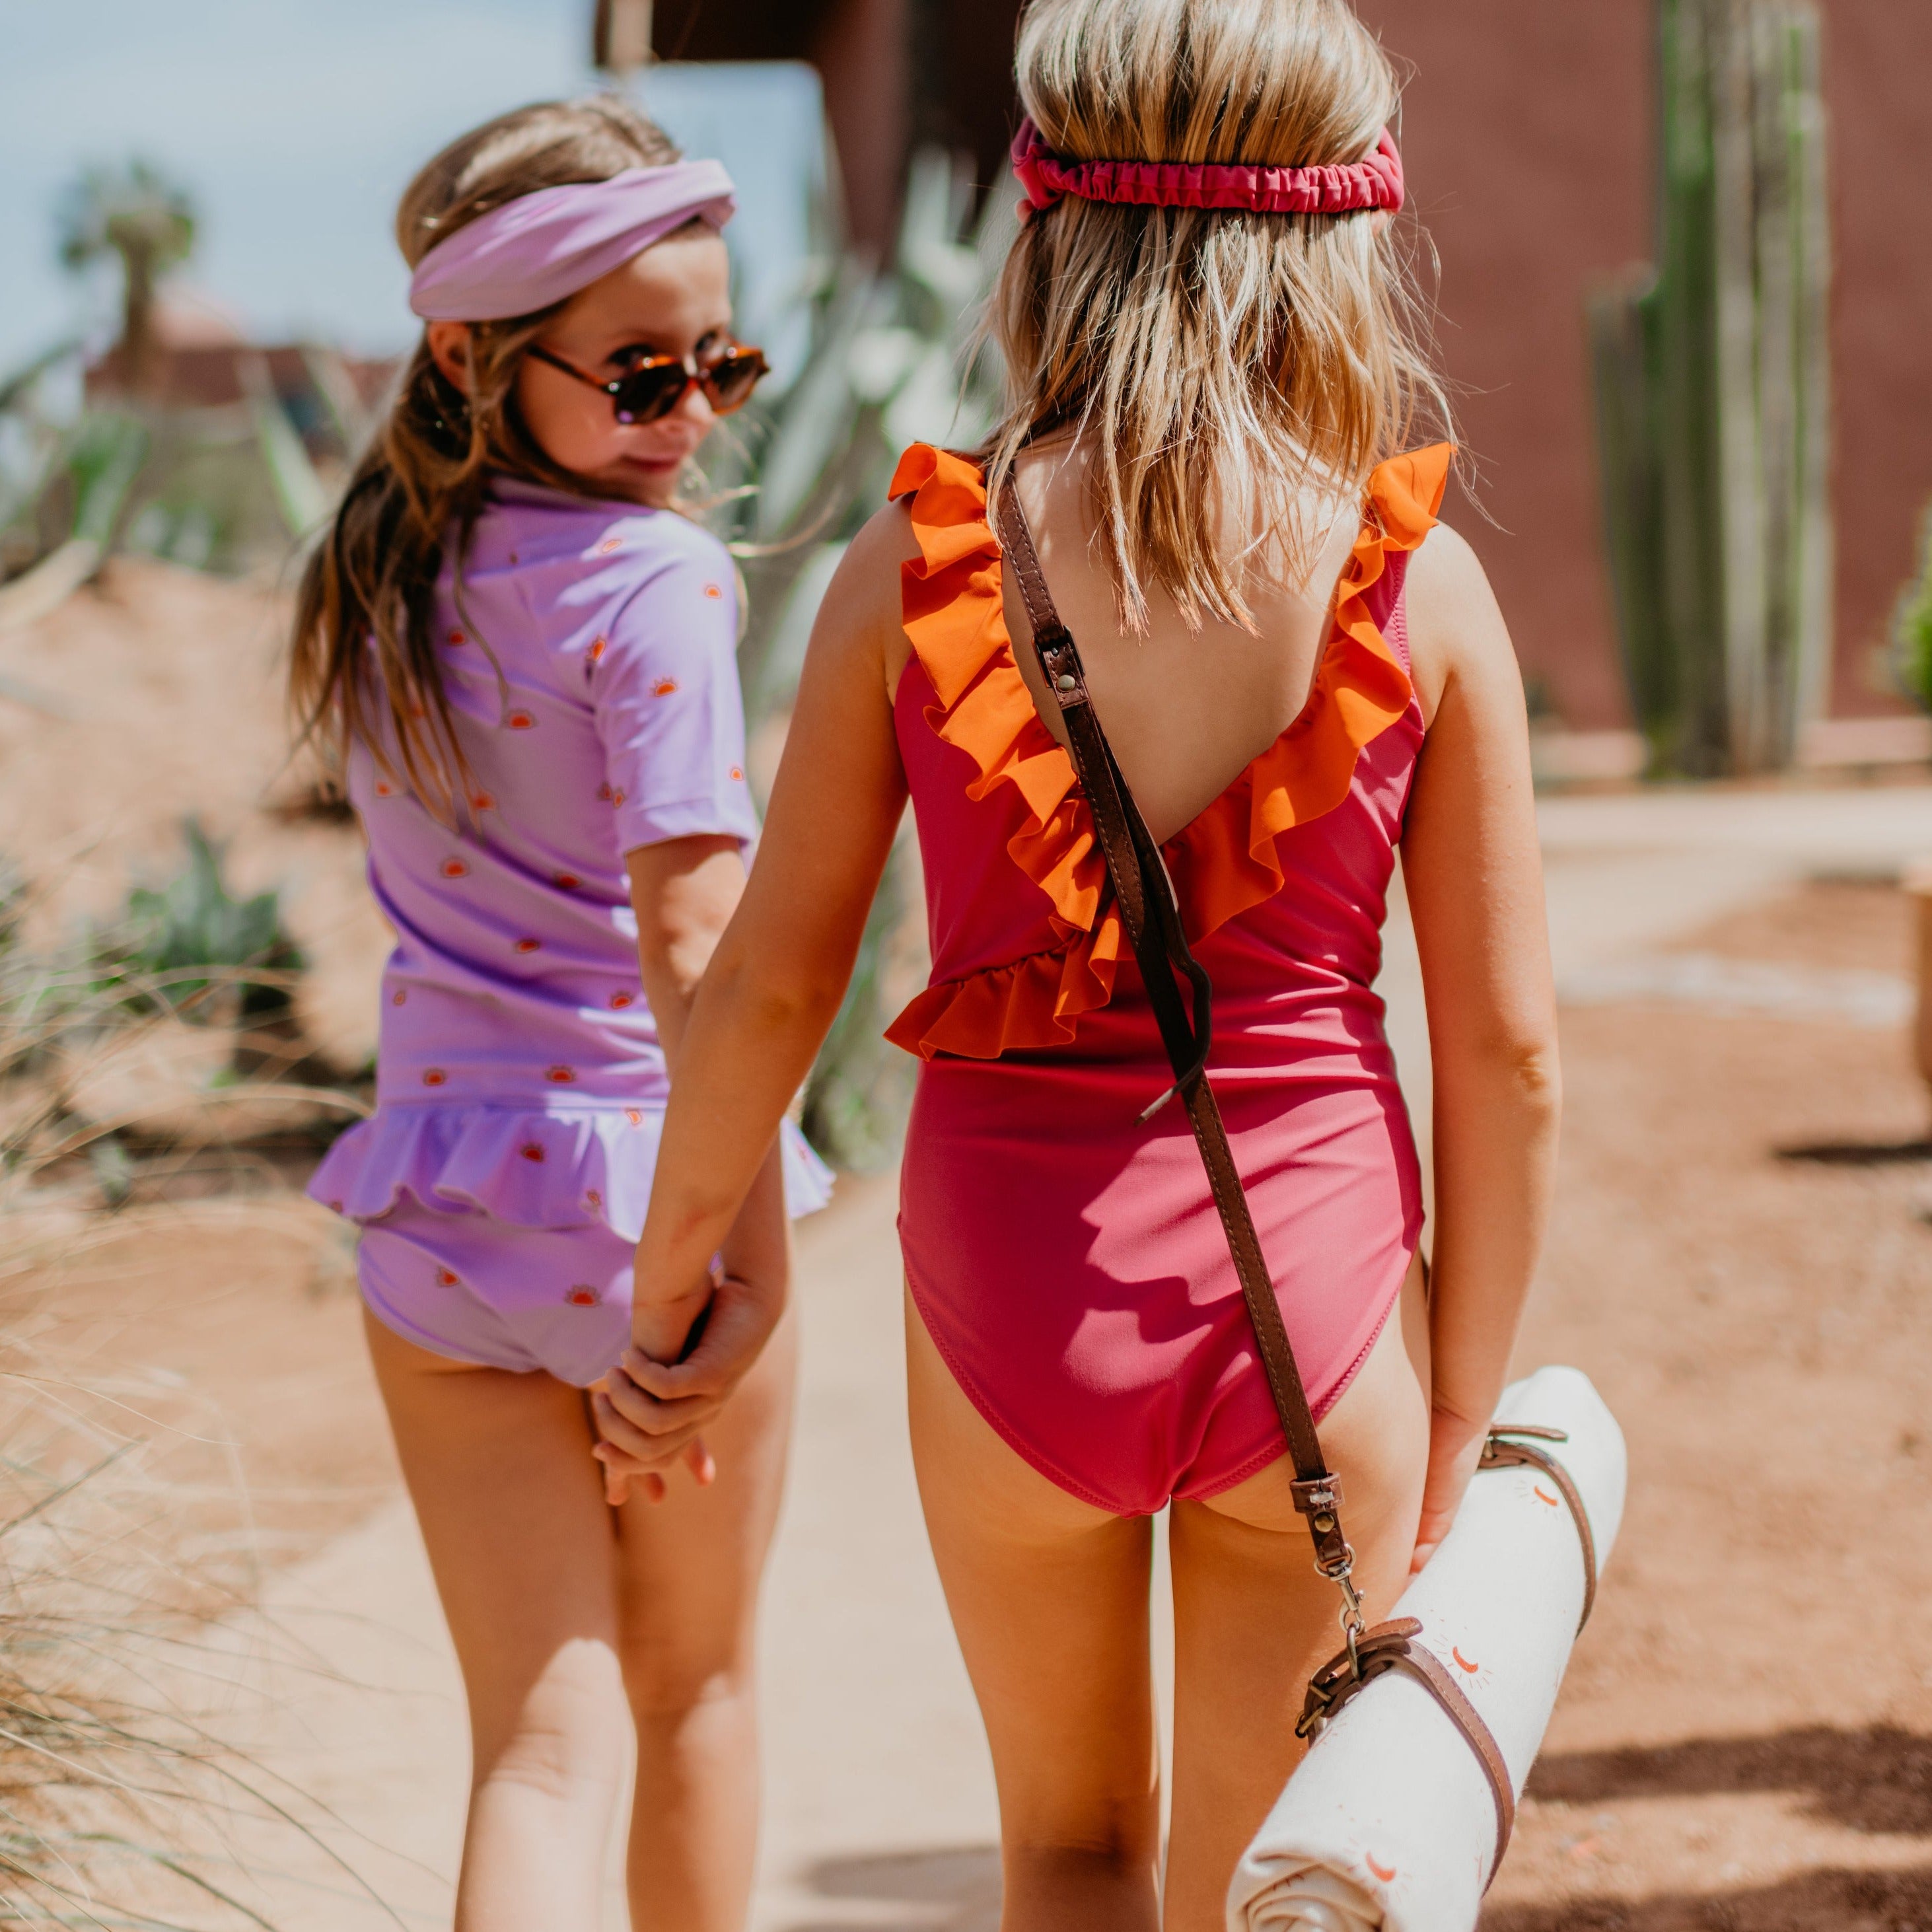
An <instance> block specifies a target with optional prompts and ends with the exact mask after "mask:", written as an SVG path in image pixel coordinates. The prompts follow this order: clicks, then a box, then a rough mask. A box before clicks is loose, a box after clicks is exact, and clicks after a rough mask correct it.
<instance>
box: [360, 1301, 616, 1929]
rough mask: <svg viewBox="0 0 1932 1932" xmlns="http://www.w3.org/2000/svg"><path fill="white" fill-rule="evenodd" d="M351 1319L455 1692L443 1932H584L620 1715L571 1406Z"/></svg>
mask: <svg viewBox="0 0 1932 1932" xmlns="http://www.w3.org/2000/svg"><path fill="white" fill-rule="evenodd" d="M367 1327H368V1334H369V1350H370V1354H371V1357H372V1358H374V1362H375V1365H376V1374H377V1380H378V1381H379V1382H380V1384H381V1385H382V1390H383V1400H384V1401H385V1402H386V1403H387V1404H388V1406H389V1420H390V1423H391V1425H392V1427H393V1428H394V1430H395V1436H396V1447H397V1449H398V1451H399V1453H400V1454H401V1457H402V1463H403V1474H404V1477H405V1478H407V1481H408V1483H409V1487H410V1496H411V1497H412V1498H413V1499H414V1501H415V1503H416V1516H417V1518H418V1520H419V1522H420V1523H422V1532H423V1541H424V1542H425V1544H427V1545H428V1549H429V1556H430V1563H431V1568H433V1569H434V1571H435V1573H436V1583H437V1592H438V1593H439V1594H440V1596H441V1597H442V1599H443V1614H444V1615H445V1616H446V1617H447V1618H448V1619H449V1631H450V1635H451V1637H452V1639H454V1640H455V1645H456V1654H457V1657H458V1661H459V1662H460V1664H461V1665H462V1667H463V1688H464V1690H465V1691H466V1693H467V1695H468V1698H469V1730H470V1741H471V1755H472V1770H471V1782H470V1797H469V1826H468V1830H467V1832H466V1837H465V1839H464V1843H463V1870H462V1876H461V1877H460V1880H459V1882H458V1888H457V1903H456V1932H529V1928H530V1927H532V1926H538V1925H541V1926H544V1927H553V1928H555V1932H595V1928H596V1927H597V1926H598V1924H599V1923H600V1921H601V1909H600V1904H599V1894H600V1892H601V1883H600V1880H601V1876H602V1867H603V1860H604V1846H605V1845H606V1843H607V1841H608V1839H609V1837H610V1820H611V1814H612V1812H613V1810H614V1808H615V1806H616V1798H617V1791H618V1786H619V1781H621V1779H622V1775H623V1767H624V1749H625V1737H624V1733H625V1726H626V1722H627V1720H626V1718H625V1707H624V1694H623V1681H622V1675H621V1673H620V1671H619V1666H618V1661H617V1565H616V1537H615V1536H614V1535H613V1533H612V1526H611V1519H610V1512H609V1511H608V1510H607V1509H606V1508H605V1507H604V1498H603V1488H602V1483H601V1478H600V1472H599V1471H598V1466H597V1465H596V1463H594V1462H593V1461H592V1460H591V1457H590V1443H591V1434H590V1426H589V1418H588V1417H587V1415H586V1411H585V1407H584V1403H583V1396H582V1394H580V1391H577V1390H576V1389H574V1388H570V1387H569V1386H568V1385H567V1384H565V1383H563V1382H557V1381H555V1380H553V1379H552V1378H551V1377H550V1376H545V1375H512V1374H510V1373H508V1372H506V1371H505V1370H500V1369H487V1368H475V1367H470V1366H469V1365H467V1364H463V1363H460V1362H452V1361H447V1360H446V1359H445V1358H443V1357H442V1356H440V1355H431V1354H430V1353H429V1352H428V1351H427V1350H425V1349H419V1348H416V1346H413V1344H412V1343H408V1342H405V1341H404V1340H402V1338H401V1337H399V1336H398V1335H396V1334H393V1333H392V1331H390V1330H389V1329H387V1328H384V1327H383V1325H382V1324H381V1323H380V1322H377V1320H375V1319H374V1317H373V1316H371V1317H368V1318H367Z"/></svg>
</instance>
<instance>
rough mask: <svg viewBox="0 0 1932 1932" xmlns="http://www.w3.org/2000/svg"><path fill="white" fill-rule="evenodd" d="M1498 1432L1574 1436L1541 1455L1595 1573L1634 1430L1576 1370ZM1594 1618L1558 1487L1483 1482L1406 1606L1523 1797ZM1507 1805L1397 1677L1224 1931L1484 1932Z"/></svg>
mask: <svg viewBox="0 0 1932 1932" xmlns="http://www.w3.org/2000/svg"><path fill="white" fill-rule="evenodd" d="M1496 1421H1497V1423H1498V1424H1500V1425H1507V1424H1510V1423H1535V1424H1540V1425H1541V1426H1542V1427H1545V1428H1550V1429H1561V1430H1566V1431H1567V1432H1568V1436H1569V1440H1568V1442H1539V1443H1538V1445H1537V1447H1538V1448H1541V1449H1545V1450H1547V1451H1549V1453H1550V1454H1551V1456H1553V1457H1554V1458H1555V1459H1556V1460H1557V1461H1559V1462H1560V1463H1562V1465H1563V1466H1564V1468H1565V1469H1567V1470H1568V1472H1569V1473H1570V1478H1571V1481H1573V1482H1574V1484H1576V1486H1577V1490H1578V1493H1580V1495H1581V1496H1582V1497H1583V1506H1584V1508H1585V1510H1586V1511H1587V1512H1588V1514H1589V1518H1590V1527H1591V1530H1592V1533H1593V1535H1595V1539H1596V1546H1597V1563H1598V1568H1599V1570H1600V1571H1601V1568H1602V1566H1603V1565H1604V1562H1606V1560H1607V1559H1608V1557H1609V1556H1610V1547H1611V1545H1612V1544H1614V1543H1615V1542H1616V1535H1617V1529H1618V1526H1619V1524H1620V1523H1622V1520H1623V1511H1624V1482H1625V1452H1624V1438H1623V1431H1622V1430H1620V1429H1619V1427H1617V1424H1616V1418H1615V1417H1614V1416H1613V1415H1611V1413H1610V1411H1609V1410H1608V1409H1607V1408H1605V1407H1604V1401H1603V1398H1602V1397H1601V1396H1599V1395H1598V1393H1597V1391H1596V1390H1595V1388H1592V1386H1591V1384H1590V1379H1589V1377H1588V1376H1586V1375H1584V1374H1583V1373H1582V1372H1581V1371H1580V1370H1576V1369H1566V1368H1547V1369H1539V1370H1538V1371H1537V1372H1536V1373H1535V1375H1533V1376H1526V1377H1525V1378H1524V1379H1523V1381H1521V1382H1513V1383H1511V1385H1510V1386H1509V1387H1508V1388H1507V1389H1505V1391H1503V1399H1502V1402H1501V1403H1499V1405H1498V1406H1497V1409H1496ZM1373 1614H1374V1615H1375V1616H1376V1619H1377V1620H1378V1621H1383V1620H1386V1619H1390V1618H1395V1617H1414V1618H1415V1619H1417V1620H1418V1622H1420V1623H1421V1625H1422V1635H1421V1638H1420V1639H1419V1640H1418V1641H1420V1642H1421V1643H1424V1644H1427V1646H1428V1647H1429V1648H1430V1650H1431V1651H1433V1652H1434V1653H1435V1655H1436V1656H1437V1657H1438V1658H1440V1659H1441V1660H1442V1663H1443V1664H1445V1666H1447V1667H1448V1672H1449V1675H1450V1676H1451V1677H1452V1678H1453V1679H1454V1680H1455V1681H1456V1682H1457V1684H1458V1685H1460V1687H1461V1688H1462V1689H1463V1693H1464V1694H1465V1695H1466V1697H1468V1698H1469V1701H1470V1703H1472V1704H1473V1705H1474V1706H1475V1707H1476V1709H1477V1711H1478V1713H1479V1714H1480V1715H1481V1717H1482V1719H1483V1721H1484V1723H1485V1724H1487V1725H1488V1726H1489V1727H1490V1730H1491V1731H1492V1732H1493V1733H1494V1734H1495V1737H1496V1743H1497V1745H1499V1748H1501V1750H1502V1754H1503V1758H1504V1761H1505V1763H1507V1764H1508V1766H1509V1770H1510V1779H1511V1784H1513V1785H1514V1787H1515V1788H1516V1790H1517V1793H1519V1794H1520V1793H1521V1792H1522V1790H1523V1781H1524V1779H1526V1778H1527V1777H1528V1776H1529V1768H1530V1766H1531V1764H1532V1763H1533V1762H1534V1761H1535V1757H1536V1754H1537V1751H1538V1748H1539V1747H1540V1746H1541V1744H1542V1742H1543V1733H1544V1730H1545V1729H1546V1728H1547V1726H1548V1724H1549V1723H1550V1712H1551V1711H1552V1710H1553V1709H1554V1708H1555V1707H1556V1693H1557V1690H1558V1688H1559V1686H1560V1685H1562V1682H1563V1673H1564V1670H1565V1667H1566V1666H1567V1665H1568V1663H1569V1661H1570V1650H1571V1645H1572V1644H1573V1643H1574V1642H1575V1640H1576V1636H1577V1619H1578V1618H1579V1617H1580V1616H1582V1614H1583V1551H1582V1548H1581V1546H1580V1543H1579V1541H1578V1538H1577V1529H1576V1525H1575V1523H1574V1520H1572V1518H1571V1514H1570V1511H1569V1510H1568V1507H1567V1506H1566V1505H1565V1503H1564V1501H1563V1499H1562V1496H1560V1495H1559V1494H1558V1493H1556V1487H1555V1485H1554V1484H1552V1483H1551V1482H1550V1479H1549V1478H1548V1477H1547V1475H1544V1472H1542V1471H1541V1470H1539V1469H1526V1468H1514V1469H1486V1470H1484V1471H1482V1472H1481V1473H1479V1474H1478V1475H1477V1476H1475V1478H1473V1479H1472V1481H1471V1483H1470V1484H1469V1493H1468V1495H1467V1496H1466V1498H1465V1499H1464V1501H1463V1507H1462V1508H1461V1510H1460V1511H1459V1512H1458V1514H1457V1518H1456V1521H1455V1523H1454V1526H1453V1527H1452V1528H1451V1530H1450V1532H1449V1534H1448V1536H1447V1537H1445V1538H1444V1539H1443V1541H1442V1547H1440V1548H1439V1550H1437V1551H1436V1554H1435V1556H1433V1558H1432V1559H1430V1562H1429V1565H1428V1567H1427V1568H1426V1569H1425V1570H1424V1571H1423V1573H1422V1574H1421V1576H1419V1577H1415V1579H1413V1580H1412V1581H1411V1583H1410V1584H1409V1588H1408V1589H1406V1591H1405V1592H1403V1596H1402V1600H1401V1601H1400V1602H1399V1603H1397V1604H1395V1605H1394V1606H1393V1607H1391V1608H1389V1609H1387V1610H1384V1609H1382V1607H1380V1606H1379V1605H1378V1606H1375V1607H1373ZM1495 1861H1496V1803H1495V1800H1494V1799H1493V1797H1492V1796H1491V1794H1490V1786H1489V1781H1488V1780H1487V1778H1485V1777H1484V1774H1483V1768H1482V1766H1481V1764H1480V1763H1478V1760H1477V1757H1476V1754H1475V1752H1474V1751H1472V1750H1471V1749H1470V1748H1469V1745H1468V1744H1467V1743H1466V1742H1465V1741H1464V1739H1463V1734H1462V1733H1461V1732H1460V1731H1459V1730H1457V1728H1456V1727H1455V1726H1454V1724H1452V1723H1451V1721H1450V1720H1449V1718H1448V1715H1447V1714H1446V1713H1445V1712H1444V1710H1443V1709H1442V1706H1440V1705H1439V1704H1438V1703H1436V1700H1435V1699H1434V1698H1433V1697H1430V1694H1429V1693H1428V1692H1427V1691H1425V1690H1424V1689H1423V1688H1422V1687H1421V1685H1419V1684H1418V1683H1416V1682H1415V1681H1414V1680H1413V1679H1411V1678H1409V1677H1407V1676H1403V1674H1402V1673H1400V1672H1397V1671H1391V1672H1389V1673H1387V1674H1386V1675H1385V1676H1381V1677H1378V1678H1377V1679H1376V1680H1375V1681H1374V1682H1373V1683H1372V1684H1370V1685H1369V1686H1368V1687H1367V1688H1366V1689H1365V1690H1363V1691H1360V1692H1358V1694H1356V1696H1355V1697H1354V1698H1353V1699H1352V1700H1350V1701H1349V1703H1348V1704H1347V1705H1346V1706H1344V1708H1343V1710H1342V1711H1341V1712H1340V1715H1337V1717H1336V1718H1334V1719H1333V1720H1332V1721H1331V1722H1330V1724H1328V1727H1327V1729H1326V1730H1324V1731H1323V1733H1322V1735H1321V1736H1320V1737H1319V1738H1318V1739H1316V1742H1315V1744H1314V1745H1313V1748H1311V1749H1310V1751H1309V1754H1308V1755H1307V1757H1306V1758H1305V1759H1304V1760H1303V1761H1302V1763H1301V1766H1300V1767H1299V1768H1298V1769H1297V1770H1296V1772H1295V1775H1294V1776H1293V1777H1292V1778H1290V1779H1289V1781H1288V1788H1287V1789H1286V1790H1285V1791H1283V1793H1282V1794H1281V1796H1280V1798H1279V1799H1277V1801H1276V1803H1275V1807H1274V1810H1273V1811H1271V1812H1270V1813H1269V1814H1268V1822H1267V1823H1265V1825H1263V1826H1262V1829H1261V1830H1260V1831H1259V1832H1258V1833H1257V1834H1256V1838H1255V1841H1254V1843H1253V1844H1251V1845H1250V1846H1249V1847H1248V1849H1247V1852H1246V1854H1245V1855H1244V1856H1243V1858H1242V1859H1241V1864H1239V1865H1238V1867H1236V1868H1235V1876H1234V1880H1233V1882H1232V1884H1231V1885H1229V1888H1228V1927H1229V1932H1296V1928H1299V1932H1472V1927H1474V1926H1475V1923H1476V1917H1477V1914H1478V1911H1479V1910H1480V1909H1481V1905H1482V1899H1483V1890H1484V1886H1485V1885H1487V1882H1488V1880H1489V1876H1490V1867H1491V1866H1492V1865H1493V1864H1494V1863H1495Z"/></svg>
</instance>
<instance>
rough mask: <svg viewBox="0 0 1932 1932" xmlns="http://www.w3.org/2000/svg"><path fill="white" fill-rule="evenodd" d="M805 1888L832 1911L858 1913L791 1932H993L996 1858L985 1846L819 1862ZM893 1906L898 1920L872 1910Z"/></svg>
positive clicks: (997, 1918) (997, 1875)
mask: <svg viewBox="0 0 1932 1932" xmlns="http://www.w3.org/2000/svg"><path fill="white" fill-rule="evenodd" d="M805 1884H806V1885H807V1886H808V1888H809V1889H810V1890H811V1891H813V1892H814V1893H815V1894H817V1896H818V1897H820V1898H823V1899H824V1900H826V1902H827V1903H828V1904H829V1905H831V1906H834V1907H835V1906H837V1905H838V1904H839V1903H850V1904H852V1905H855V1906H861V1907H862V1909H861V1910H859V1911H858V1912H854V1913H853V1915H851V1916H850V1918H846V1917H843V1916H839V1915H836V1914H835V1915H832V1916H829V1917H827V1918H813V1919H812V1920H811V1921H810V1923H809V1924H805V1925H801V1926H800V1927H799V1928H798V1932H998V1926H999V1923H1000V1855H999V1853H998V1851H997V1850H995V1848H994V1847H993V1846H991V1845H962V1846H954V1847H951V1848H948V1849H935V1850H932V1851H922V1852H885V1853H881V1854H880V1855H878V1856H876V1857H871V1858H864V1857H850V1858H821V1859H820V1860H819V1861H818V1862H817V1864H814V1865H813V1866H811V1868H810V1869H809V1870H808V1872H807V1873H806V1874H805ZM881 1906H885V1907H888V1908H889V1907H892V1906H901V1907H903V1908H904V1915H903V1916H901V1915H898V1913H896V1912H893V1913H890V1914H889V1915H888V1914H886V1913H882V1912H881V1911H880V1907H881Z"/></svg>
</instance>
